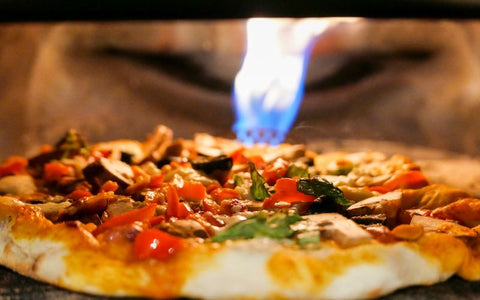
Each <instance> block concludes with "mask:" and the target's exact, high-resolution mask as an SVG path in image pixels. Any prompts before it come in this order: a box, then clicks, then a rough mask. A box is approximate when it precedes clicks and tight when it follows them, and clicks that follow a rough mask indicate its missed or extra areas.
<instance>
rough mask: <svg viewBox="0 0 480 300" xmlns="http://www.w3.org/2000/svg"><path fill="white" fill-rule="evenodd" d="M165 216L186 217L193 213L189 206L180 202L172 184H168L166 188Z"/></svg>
mask: <svg viewBox="0 0 480 300" xmlns="http://www.w3.org/2000/svg"><path fill="white" fill-rule="evenodd" d="M166 198H167V211H166V214H165V215H166V216H167V217H176V218H182V219H184V218H186V217H188V216H189V215H190V214H192V213H193V211H192V209H191V208H190V206H188V205H187V204H185V203H183V202H180V197H179V196H178V193H177V189H175V187H173V186H172V185H169V186H168V188H167V195H166Z"/></svg>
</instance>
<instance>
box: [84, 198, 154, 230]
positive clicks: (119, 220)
mask: <svg viewBox="0 0 480 300" xmlns="http://www.w3.org/2000/svg"><path fill="white" fill-rule="evenodd" d="M156 208H157V204H156V203H152V204H150V205H147V206H144V207H142V208H139V209H136V210H132V211H129V212H126V213H123V214H121V215H118V216H114V217H111V218H110V219H107V220H106V221H105V222H104V223H103V224H101V225H99V226H98V227H97V228H96V229H95V230H94V231H93V235H98V234H100V233H102V232H104V231H105V230H108V229H111V228H115V227H117V226H123V225H128V224H131V223H133V222H136V221H141V222H145V221H148V220H149V219H150V218H152V217H153V216H154V215H155V210H156Z"/></svg>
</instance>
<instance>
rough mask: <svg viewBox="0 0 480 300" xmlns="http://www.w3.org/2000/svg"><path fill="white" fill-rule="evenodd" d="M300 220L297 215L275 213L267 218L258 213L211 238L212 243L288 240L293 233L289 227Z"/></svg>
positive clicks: (263, 214)
mask: <svg viewBox="0 0 480 300" xmlns="http://www.w3.org/2000/svg"><path fill="white" fill-rule="evenodd" d="M301 220H302V218H301V217H300V216H299V215H298V214H287V213H276V214H274V215H272V216H268V215H267V214H265V213H261V212H260V213H259V214H257V215H255V216H253V217H250V218H248V219H246V220H244V221H241V222H238V223H236V224H234V225H232V226H230V227H229V228H227V229H226V230H225V231H222V232H220V233H219V234H217V235H216V236H214V237H213V239H212V241H213V242H223V241H226V240H237V239H253V238H259V237H269V238H273V239H283V238H288V237H291V236H292V235H293V234H294V233H295V232H294V231H293V230H292V229H291V228H290V225H292V224H295V223H297V222H299V221H301Z"/></svg>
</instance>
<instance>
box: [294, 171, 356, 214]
mask: <svg viewBox="0 0 480 300" xmlns="http://www.w3.org/2000/svg"><path fill="white" fill-rule="evenodd" d="M297 190H298V191H299V192H302V193H304V194H307V195H312V196H315V197H316V198H319V197H322V196H326V197H328V198H329V199H331V200H333V201H334V202H335V203H337V204H339V205H341V206H343V207H348V206H350V205H352V204H353V203H354V202H353V201H350V200H348V199H345V196H344V195H343V192H342V191H341V190H340V189H339V188H337V187H336V186H334V185H333V184H332V183H330V182H328V181H326V180H318V179H316V178H309V179H306V178H303V179H300V180H298V182H297Z"/></svg>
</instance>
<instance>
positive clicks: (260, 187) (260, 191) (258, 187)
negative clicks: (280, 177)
mask: <svg viewBox="0 0 480 300" xmlns="http://www.w3.org/2000/svg"><path fill="white" fill-rule="evenodd" d="M248 164H249V166H250V176H251V177H252V185H251V186H250V193H251V194H252V197H253V199H255V200H257V201H263V200H264V199H265V198H268V197H270V194H269V193H268V190H267V188H266V187H265V183H266V181H265V178H263V177H262V175H260V173H258V171H257V169H255V165H254V164H253V163H251V162H250V163H248Z"/></svg>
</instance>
